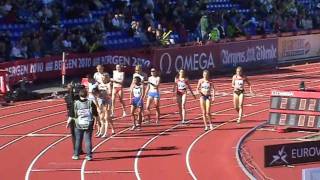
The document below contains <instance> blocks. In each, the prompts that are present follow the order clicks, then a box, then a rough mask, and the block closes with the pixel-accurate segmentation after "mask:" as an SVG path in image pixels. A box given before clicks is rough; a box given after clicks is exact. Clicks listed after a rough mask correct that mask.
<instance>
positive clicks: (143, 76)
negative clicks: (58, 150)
mask: <svg viewBox="0 0 320 180" xmlns="http://www.w3.org/2000/svg"><path fill="white" fill-rule="evenodd" d="M135 77H139V78H140V79H141V83H142V84H145V83H147V82H145V81H146V78H147V75H146V73H144V72H143V71H142V66H141V65H137V66H136V67H135V73H134V74H133V76H132V82H131V86H130V88H132V86H133V85H134V83H133V81H134V78H135Z"/></svg>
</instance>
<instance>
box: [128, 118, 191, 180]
mask: <svg viewBox="0 0 320 180" xmlns="http://www.w3.org/2000/svg"><path fill="white" fill-rule="evenodd" d="M187 122H189V121H187ZM179 126H182V124H177V125H175V126H172V127H171V128H169V129H166V130H165V131H162V132H161V133H159V134H158V135H156V136H154V137H153V138H151V139H150V140H149V141H147V142H146V143H145V144H144V145H143V146H142V147H141V148H140V149H139V151H138V153H137V154H136V157H135V159H134V174H135V175H136V178H137V179H138V180H141V177H140V173H139V167H138V160H139V157H140V155H141V153H142V152H143V151H144V149H145V148H146V147H147V146H148V145H149V144H150V143H151V142H152V141H154V140H155V139H157V138H158V137H159V136H161V135H163V134H165V133H167V132H169V131H171V130H173V129H175V128H177V127H179Z"/></svg>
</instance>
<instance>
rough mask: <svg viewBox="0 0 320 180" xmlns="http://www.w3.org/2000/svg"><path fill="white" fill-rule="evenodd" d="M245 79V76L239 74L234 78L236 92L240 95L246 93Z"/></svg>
mask: <svg viewBox="0 0 320 180" xmlns="http://www.w3.org/2000/svg"><path fill="white" fill-rule="evenodd" d="M244 81H245V78H243V77H239V76H237V75H236V76H235V78H234V93H235V94H237V95H238V96H239V95H241V94H243V93H244Z"/></svg>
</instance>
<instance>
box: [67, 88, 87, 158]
mask: <svg viewBox="0 0 320 180" xmlns="http://www.w3.org/2000/svg"><path fill="white" fill-rule="evenodd" d="M82 88H84V87H83V86H82V85H73V84H72V83H70V84H68V86H67V89H68V93H67V94H66V96H65V97H64V100H65V102H66V105H67V113H68V120H67V128H70V133H71V138H72V147H73V150H75V143H76V136H75V113H74V102H75V101H76V100H79V99H80V98H79V91H80V89H82ZM81 142H82V139H81ZM80 149H81V150H80V154H83V151H82V145H81V146H80Z"/></svg>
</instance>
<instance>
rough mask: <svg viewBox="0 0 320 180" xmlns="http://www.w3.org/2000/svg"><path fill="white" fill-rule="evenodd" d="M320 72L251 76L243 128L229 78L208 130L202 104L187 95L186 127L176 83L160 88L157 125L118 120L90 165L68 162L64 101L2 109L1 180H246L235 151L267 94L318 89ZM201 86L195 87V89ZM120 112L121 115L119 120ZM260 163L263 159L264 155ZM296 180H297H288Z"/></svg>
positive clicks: (263, 113) (262, 110) (221, 84)
mask: <svg viewBox="0 0 320 180" xmlns="http://www.w3.org/2000/svg"><path fill="white" fill-rule="evenodd" d="M319 72H320V67H319V64H310V65H301V66H296V67H289V68H282V69H279V70H277V71H275V72H273V73H272V74H260V75H255V76H250V77H249V78H250V80H251V83H252V84H253V90H254V91H255V92H256V96H248V97H247V98H246V100H245V107H244V108H245V110H244V114H245V117H244V122H243V123H241V124H240V125H237V124H236V123H235V122H234V120H235V118H236V117H237V115H236V112H235V110H233V108H232V106H233V105H232V96H231V92H232V89H231V78H230V77H222V78H217V79H213V82H214V84H215V87H216V90H217V97H216V101H215V102H214V104H213V107H212V113H213V118H214V119H213V122H214V125H215V128H214V130H212V131H207V132H204V128H203V123H202V119H201V111H200V107H199V100H198V99H193V98H192V97H191V96H189V97H188V103H187V108H188V111H187V118H188V120H189V123H188V125H181V124H179V122H180V120H179V117H178V114H177V113H176V111H177V107H176V103H175V98H174V97H173V94H172V93H171V90H172V84H170V83H167V84H163V85H162V86H161V89H162V92H163V93H162V96H161V98H162V101H161V114H162V115H161V116H162V119H161V122H160V124H159V125H155V124H154V123H153V122H152V123H148V124H145V126H144V127H143V128H142V130H141V131H130V130H129V129H128V128H129V127H130V124H131V121H130V117H125V118H116V119H115V125H116V131H117V134H116V135H115V136H113V137H109V138H107V139H101V138H93V145H94V154H93V155H94V161H90V162H87V161H85V160H84V159H83V157H82V159H81V160H78V161H74V160H71V156H72V148H71V139H70V136H69V134H68V132H69V131H68V130H67V129H66V128H65V119H66V111H65V104H64V102H63V100H61V99H60V100H53V101H31V102H24V103H19V104H16V105H14V106H11V107H3V108H0V158H1V161H2V162H8V163H6V164H5V166H2V167H1V168H0V179H26V180H27V179H49V180H50V179H247V177H246V176H245V175H244V173H243V172H242V171H241V169H240V168H239V166H238V163H237V161H236V158H235V146H236V144H237V142H238V140H239V138H240V137H241V136H242V135H243V134H244V133H245V132H247V131H248V130H250V129H251V128H253V127H255V126H256V125H258V124H259V123H261V122H263V121H264V120H266V119H267V115H268V107H269V93H270V90H271V89H275V88H276V89H296V88H297V87H298V84H299V82H300V81H301V80H304V81H305V82H306V85H307V86H309V87H314V86H317V84H319V81H320V80H319ZM196 83H197V82H196V81H192V87H193V89H195V86H196ZM125 97H126V98H128V92H127V91H126V92H125ZM126 102H128V100H126ZM127 104H128V103H127ZM117 105H119V103H118V104H117ZM127 112H129V107H128V108H127ZM120 113H121V111H120V109H117V112H116V114H118V115H120ZM152 113H153V114H154V112H152ZM261 133H263V132H261ZM257 158H258V159H259V161H262V160H263V156H260V155H259V156H257ZM266 173H268V172H266ZM287 176H288V178H289V176H291V174H289V175H287ZM295 178H297V179H300V177H297V176H292V177H290V178H289V179H295Z"/></svg>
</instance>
